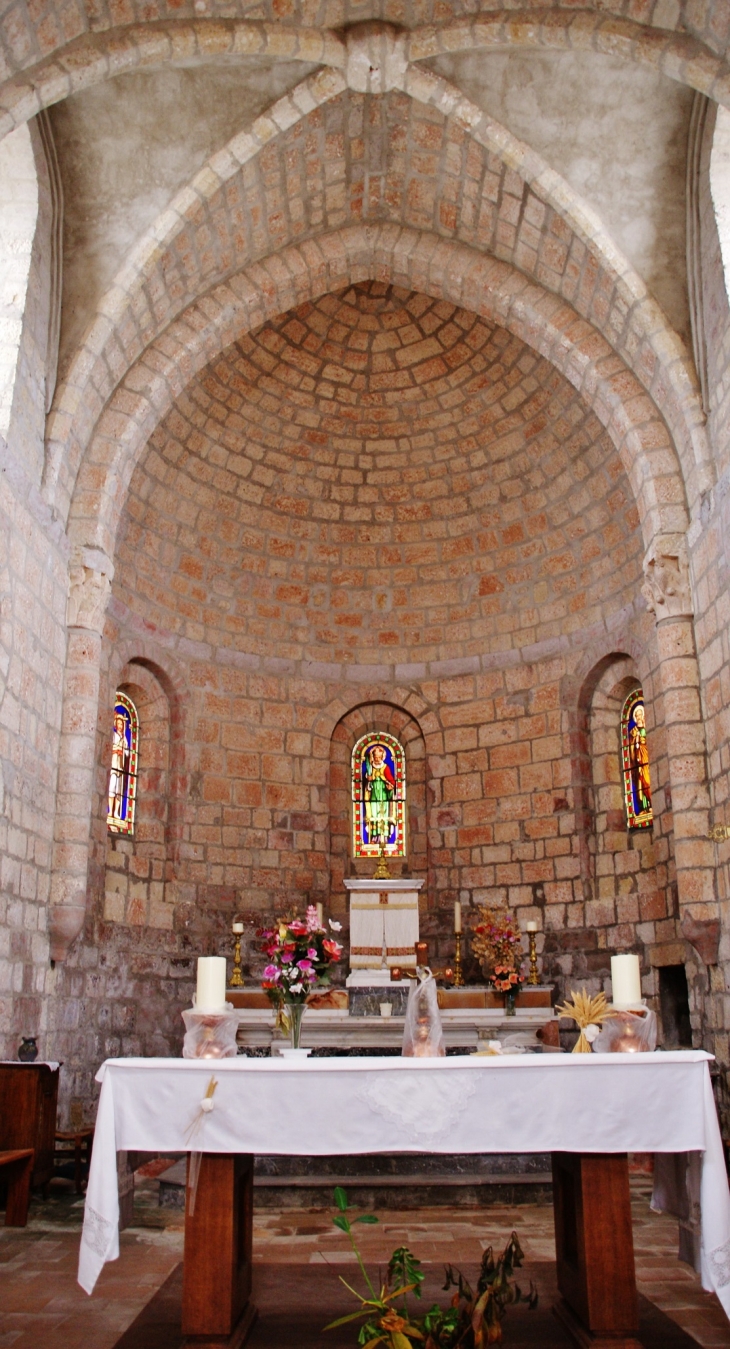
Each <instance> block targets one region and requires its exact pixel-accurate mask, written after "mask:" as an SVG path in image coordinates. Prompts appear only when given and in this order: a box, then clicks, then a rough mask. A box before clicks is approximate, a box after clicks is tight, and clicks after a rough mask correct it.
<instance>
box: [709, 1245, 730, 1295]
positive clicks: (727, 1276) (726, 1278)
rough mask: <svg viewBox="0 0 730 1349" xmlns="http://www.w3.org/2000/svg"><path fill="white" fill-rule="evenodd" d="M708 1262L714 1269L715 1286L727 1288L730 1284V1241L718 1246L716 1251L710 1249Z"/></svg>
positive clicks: (713, 1279)
mask: <svg viewBox="0 0 730 1349" xmlns="http://www.w3.org/2000/svg"><path fill="white" fill-rule="evenodd" d="M707 1263H708V1265H709V1266H710V1270H711V1271H712V1281H713V1283H714V1285H715V1288H716V1289H717V1288H727V1285H728V1284H730V1241H725V1242H723V1244H722V1246H716V1247H715V1249H714V1251H708V1252H707Z"/></svg>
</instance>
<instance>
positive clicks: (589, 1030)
mask: <svg viewBox="0 0 730 1349" xmlns="http://www.w3.org/2000/svg"><path fill="white" fill-rule="evenodd" d="M583 1034H584V1035H585V1037H586V1040H587V1041H588V1043H589V1045H592V1044H593V1041H594V1040H596V1039H598V1036H599V1035H600V1034H601V1027H600V1026H595V1025H594V1024H593V1023H592V1022H591V1024H590V1026H586V1028H585V1030H584V1031H583Z"/></svg>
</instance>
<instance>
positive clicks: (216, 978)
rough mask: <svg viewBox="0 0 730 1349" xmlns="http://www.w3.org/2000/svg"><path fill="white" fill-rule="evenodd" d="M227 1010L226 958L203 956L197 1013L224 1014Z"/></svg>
mask: <svg viewBox="0 0 730 1349" xmlns="http://www.w3.org/2000/svg"><path fill="white" fill-rule="evenodd" d="M225 1008H226V958H225V956H201V957H200V959H199V960H198V985H197V989H196V993H195V1010H196V1012H224V1011H225Z"/></svg>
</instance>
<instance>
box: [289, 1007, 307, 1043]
mask: <svg viewBox="0 0 730 1349" xmlns="http://www.w3.org/2000/svg"><path fill="white" fill-rule="evenodd" d="M286 1014H287V1018H288V1021H289V1040H290V1043H291V1047H292V1049H299V1041H300V1039H301V1035H302V1017H303V1016H304V1003H303V1002H288V1003H287V1006H286Z"/></svg>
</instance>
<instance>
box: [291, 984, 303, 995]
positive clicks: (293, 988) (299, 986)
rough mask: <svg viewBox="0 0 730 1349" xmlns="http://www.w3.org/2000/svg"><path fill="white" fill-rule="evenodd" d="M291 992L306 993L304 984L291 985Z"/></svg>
mask: <svg viewBox="0 0 730 1349" xmlns="http://www.w3.org/2000/svg"><path fill="white" fill-rule="evenodd" d="M289 992H290V993H303V992H304V984H290V985H289Z"/></svg>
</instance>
